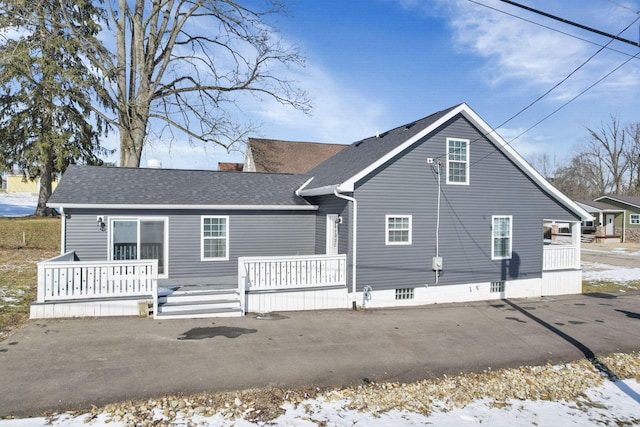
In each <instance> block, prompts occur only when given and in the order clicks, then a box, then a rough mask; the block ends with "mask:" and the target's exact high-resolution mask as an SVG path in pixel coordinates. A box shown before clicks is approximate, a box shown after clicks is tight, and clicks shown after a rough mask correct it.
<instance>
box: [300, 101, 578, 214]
mask: <svg viewBox="0 0 640 427" xmlns="http://www.w3.org/2000/svg"><path fill="white" fill-rule="evenodd" d="M457 115H462V116H463V117H465V118H466V119H467V120H468V121H469V122H470V123H471V124H472V125H473V126H475V127H476V128H477V129H478V130H479V131H480V133H481V134H482V135H484V137H485V138H486V139H487V140H488V141H489V142H490V143H491V144H493V145H494V146H495V147H496V148H497V149H498V150H499V151H500V152H502V153H503V154H504V155H505V156H507V157H508V158H509V159H511V161H512V162H513V163H514V164H515V165H516V167H517V168H518V169H520V170H521V171H522V172H523V173H524V174H525V175H526V176H528V177H529V178H530V179H531V180H532V181H533V182H535V183H536V184H538V185H539V186H540V188H542V189H543V190H544V191H545V192H546V193H547V194H549V195H550V196H551V197H553V198H554V199H556V200H557V201H558V202H560V203H561V204H562V205H563V206H565V207H566V208H567V209H568V210H570V211H571V212H573V213H575V214H576V215H577V216H579V217H581V218H583V219H590V218H591V215H590V214H589V213H588V212H586V211H585V210H584V209H582V208H581V207H580V206H578V205H577V204H576V203H574V202H573V201H571V200H570V199H569V198H568V197H567V196H565V195H564V194H562V193H561V192H560V191H558V190H557V189H556V188H555V187H554V186H553V185H551V184H550V183H549V182H548V181H547V180H546V179H544V178H543V177H542V175H540V174H539V173H538V172H537V171H536V170H535V169H534V168H533V167H531V165H529V164H528V163H527V162H526V161H525V160H524V159H523V158H522V157H521V156H520V154H518V153H517V152H516V151H515V150H514V149H513V148H512V147H511V146H510V145H509V144H508V143H507V142H506V141H505V140H504V139H502V137H501V136H500V135H498V134H497V132H495V130H494V129H492V128H491V127H490V126H489V125H488V124H487V123H486V122H485V121H484V120H482V119H481V118H480V116H478V115H477V114H476V112H475V111H473V110H472V109H471V108H470V107H469V106H468V105H467V104H464V103H463V104H459V105H456V106H454V107H451V108H448V109H446V110H442V111H439V112H437V113H434V114H432V115H430V116H428V117H425V118H423V119H420V120H416V121H415V122H412V123H409V124H407V125H403V126H400V127H397V128H394V129H392V130H390V131H387V132H384V133H382V134H379V135H376V136H374V137H370V138H367V139H364V140H362V141H358V142H355V143H353V144H351V145H350V146H349V148H348V149H345V150H343V151H341V152H340V153H338V154H336V155H335V156H333V157H332V158H330V159H328V160H327V161H325V162H324V163H322V164H320V165H319V166H318V167H316V168H314V169H312V170H311V171H309V175H311V176H313V179H312V180H311V181H310V182H309V183H306V184H305V185H304V186H303V187H301V188H300V189H298V194H300V195H302V196H317V195H322V194H331V193H333V192H334V191H338V192H353V191H354V188H355V184H356V183H357V182H358V181H360V180H362V179H363V178H365V177H366V176H368V175H369V174H371V173H373V172H374V171H375V170H376V169H377V168H379V167H380V166H382V165H384V164H385V163H387V162H388V161H391V160H392V159H394V158H395V157H396V156H398V155H399V154H401V153H403V152H404V151H405V150H407V149H409V148H410V147H411V146H413V145H414V144H416V143H417V142H419V141H420V140H422V139H423V138H424V137H426V136H428V135H430V134H431V133H432V132H435V131H436V130H437V129H438V128H440V126H442V125H444V124H445V123H447V122H448V121H449V120H451V119H453V118H454V117H456V116H457Z"/></svg>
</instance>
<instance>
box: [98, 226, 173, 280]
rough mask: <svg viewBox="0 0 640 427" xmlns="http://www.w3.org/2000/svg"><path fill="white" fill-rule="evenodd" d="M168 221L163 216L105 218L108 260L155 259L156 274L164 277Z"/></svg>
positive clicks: (166, 274) (166, 266)
mask: <svg viewBox="0 0 640 427" xmlns="http://www.w3.org/2000/svg"><path fill="white" fill-rule="evenodd" d="M168 223H169V220H168V219H167V218H164V217H159V218H156V217H149V218H139V217H113V218H109V239H108V240H109V260H110V261H119V260H142V259H157V260H158V276H159V277H162V278H166V277H168V265H167V260H168V256H167V254H168V242H169V239H168V238H167V236H168V235H169V234H168Z"/></svg>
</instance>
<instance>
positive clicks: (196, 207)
mask: <svg viewBox="0 0 640 427" xmlns="http://www.w3.org/2000/svg"><path fill="white" fill-rule="evenodd" d="M47 206H48V207H50V208H58V207H59V208H64V209H142V210H145V209H147V210H161V209H177V210H229V211H250V210H265V211H316V210H318V206H317V205H171V204H166V205H164V204H163V205H138V204H105V203H55V202H54V203H47Z"/></svg>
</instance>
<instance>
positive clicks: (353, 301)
mask: <svg viewBox="0 0 640 427" xmlns="http://www.w3.org/2000/svg"><path fill="white" fill-rule="evenodd" d="M333 194H335V196H336V197H338V198H339V199H344V200H346V201H348V202H352V203H353V245H352V250H351V251H352V258H351V259H352V267H351V305H352V308H353V309H354V310H356V308H357V303H356V270H357V268H356V267H357V263H356V260H357V254H358V201H357V200H356V199H355V198H353V197H350V196H346V195H344V194H341V193H338V187H336V188H334V189H333Z"/></svg>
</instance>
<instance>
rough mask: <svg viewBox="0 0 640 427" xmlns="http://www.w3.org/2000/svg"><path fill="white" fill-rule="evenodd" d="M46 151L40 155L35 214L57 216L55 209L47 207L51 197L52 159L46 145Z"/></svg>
mask: <svg viewBox="0 0 640 427" xmlns="http://www.w3.org/2000/svg"><path fill="white" fill-rule="evenodd" d="M44 151H45V152H47V153H46V154H44V155H43V156H42V157H43V158H42V160H41V161H42V164H41V165H40V189H39V192H38V206H36V212H35V215H36V216H57V215H58V213H57V212H56V210H55V209H53V208H49V207H47V200H49V197H51V193H52V191H51V183H52V181H53V174H54V172H53V161H52V159H51V150H50V149H49V148H48V147H47V148H46V149H45V150H44Z"/></svg>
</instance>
